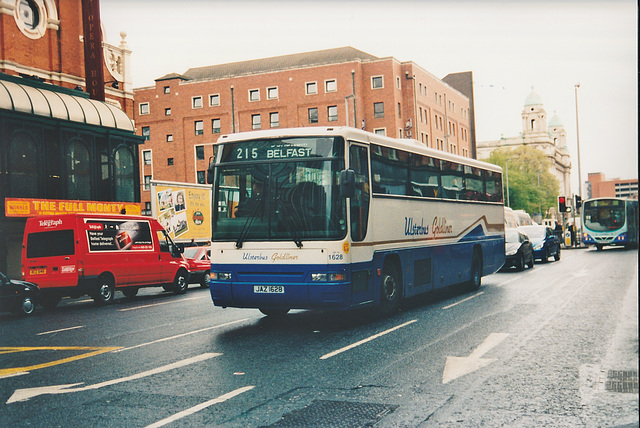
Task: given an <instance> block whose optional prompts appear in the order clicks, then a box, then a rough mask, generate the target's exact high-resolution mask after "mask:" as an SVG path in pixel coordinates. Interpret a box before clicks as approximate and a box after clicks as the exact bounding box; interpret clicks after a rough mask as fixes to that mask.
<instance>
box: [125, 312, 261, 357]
mask: <svg viewBox="0 0 640 428" xmlns="http://www.w3.org/2000/svg"><path fill="white" fill-rule="evenodd" d="M248 319H249V318H243V319H241V320H237V321H231V322H228V323H224V324H220V325H214V326H212V327H207V328H201V329H200V330H194V331H189V332H186V333H182V334H178V335H175V336H171V337H165V338H163V339H158V340H154V341H153V342H147V343H141V344H139V345H135V346H130V347H128V348H120V349H116V350H115V351H112V352H114V353H117V352H122V351H129V350H131V349H136V348H141V347H143V346H147V345H154V344H156V343H161V342H166V341H167V340H173V339H178V338H180V337H185V336H190V335H192V334H197V333H202V332H203V331H208V330H214V329H216V328H222V327H226V326H229V325H233V324H238V323H241V322H244V321H247V320H248Z"/></svg>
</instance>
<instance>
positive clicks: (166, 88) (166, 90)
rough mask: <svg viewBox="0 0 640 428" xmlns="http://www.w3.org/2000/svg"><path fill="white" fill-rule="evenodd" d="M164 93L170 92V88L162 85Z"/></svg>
mask: <svg viewBox="0 0 640 428" xmlns="http://www.w3.org/2000/svg"><path fill="white" fill-rule="evenodd" d="M164 93H165V94H170V93H171V88H170V87H169V86H165V87H164Z"/></svg>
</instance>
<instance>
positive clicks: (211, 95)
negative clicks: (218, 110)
mask: <svg viewBox="0 0 640 428" xmlns="http://www.w3.org/2000/svg"><path fill="white" fill-rule="evenodd" d="M214 97H218V103H217V104H214V103H212V101H213V98H214ZM219 105H220V94H209V107H216V106H219Z"/></svg>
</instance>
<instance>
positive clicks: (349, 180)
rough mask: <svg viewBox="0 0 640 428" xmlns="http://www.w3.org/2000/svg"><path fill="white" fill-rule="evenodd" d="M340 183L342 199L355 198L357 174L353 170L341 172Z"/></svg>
mask: <svg viewBox="0 0 640 428" xmlns="http://www.w3.org/2000/svg"><path fill="white" fill-rule="evenodd" d="M338 183H340V197H341V198H353V197H354V196H355V194H356V173H355V171H354V170H352V169H345V170H343V171H340V173H339V175H338Z"/></svg>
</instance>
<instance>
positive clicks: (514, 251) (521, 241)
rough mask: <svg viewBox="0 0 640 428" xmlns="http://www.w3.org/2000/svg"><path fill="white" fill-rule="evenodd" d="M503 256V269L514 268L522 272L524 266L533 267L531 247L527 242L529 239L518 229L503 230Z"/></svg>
mask: <svg viewBox="0 0 640 428" xmlns="http://www.w3.org/2000/svg"><path fill="white" fill-rule="evenodd" d="M504 231H505V256H506V262H505V264H504V266H503V267H502V268H503V269H508V268H510V267H512V266H515V268H516V269H517V270H519V271H520V270H524V268H525V265H526V266H529V267H531V268H532V267H533V265H534V256H533V245H531V241H529V237H528V236H527V235H526V234H524V233H522V232H520V230H519V229H516V228H512V227H507V228H505V230H504Z"/></svg>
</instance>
